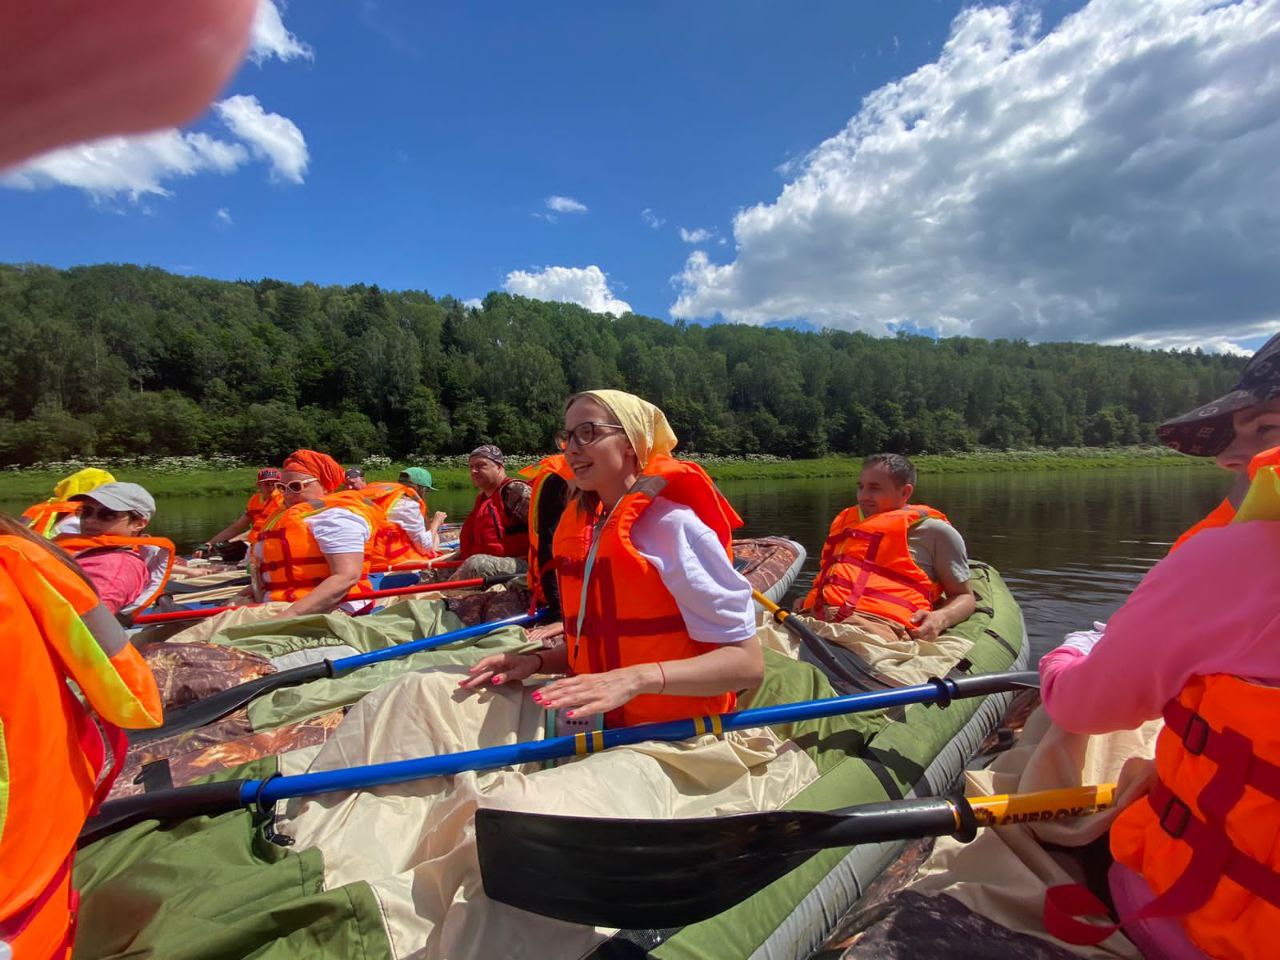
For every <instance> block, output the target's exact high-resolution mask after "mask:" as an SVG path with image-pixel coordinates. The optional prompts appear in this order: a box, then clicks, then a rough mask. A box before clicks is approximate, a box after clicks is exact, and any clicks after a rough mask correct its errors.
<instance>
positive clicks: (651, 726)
mask: <svg viewBox="0 0 1280 960" xmlns="http://www.w3.org/2000/svg"><path fill="white" fill-rule="evenodd" d="M365 656H369V654H365ZM264 679H269V678H264ZM253 682H254V683H257V682H258V681H253ZM1039 685H1040V676H1039V674H1037V673H1035V672H1023V673H991V674H985V675H982V676H974V677H954V678H952V677H949V678H947V679H945V680H938V679H934V680H930V681H929V682H928V683H922V684H919V685H917V686H912V687H901V688H899V689H897V690H877V691H873V692H870V693H854V694H850V695H849V696H845V697H830V698H828V699H825V700H803V701H800V702H798V703H784V704H779V705H777V706H772V707H756V708H754V709H751V710H739V711H737V712H736V713H725V714H715V715H712V716H710V717H693V718H691V719H688V720H668V721H665V722H662V723H643V724H639V725H637V726H634V727H619V728H618V729H616V730H596V731H593V732H592V733H590V734H587V733H577V734H572V735H570V736H564V737H550V738H548V739H546V740H534V741H530V742H525V743H512V744H507V745H505V746H500V747H484V748H481V749H479V750H463V751H461V752H459V753H446V754H441V755H439V756H433V757H419V758H417V759H413V760H397V761H395V762H393V763H379V764H372V765H370V766H366V767H352V768H350V769H346V770H326V771H323V772H319V773H303V774H298V775H297V776H291V777H274V778H270V779H267V780H222V781H218V782H216V783H204V784H198V785H193V786H187V787H176V788H174V789H170V790H157V791H155V792H153V793H143V794H139V795H137V796H132V797H123V798H121V799H119V800H110V801H108V802H107V803H104V804H103V805H102V808H101V809H100V810H99V812H98V814H97V816H95V817H92V818H91V819H90V820H89V821H88V823H86V825H85V828H84V831H83V832H82V833H81V834H80V842H81V843H91V842H93V841H94V840H96V839H98V838H99V837H103V836H106V835H107V834H109V833H113V832H115V831H116V830H120V829H122V828H124V827H127V826H129V825H130V824H134V823H138V822H139V821H142V820H151V819H157V818H164V819H174V818H182V817H194V816H202V815H206V814H216V813H224V812H226V811H227V810H233V809H235V808H236V807H240V806H244V807H250V806H254V805H269V804H273V803H275V802H276V801H277V800H283V799H285V798H286V797H303V796H311V795H313V794H318V793H329V792H332V791H335V790H360V789H363V788H366V787H376V786H382V785H384V784H389V783H403V782H405V781H407V780H420V779H422V778H424V777H443V776H451V775H452V774H455V773H461V772H462V771H464V770H493V769H496V768H498V767H511V766H517V765H519V764H522V763H541V762H544V761H547V760H558V759H562V758H565V757H572V756H576V755H582V754H587V753H599V752H600V751H601V750H608V749H610V748H612V747H620V746H628V745H630V744H635V743H643V742H645V741H647V740H666V741H671V740H688V739H690V738H691V737H698V736H702V735H703V734H707V733H712V734H716V735H719V734H720V733H722V732H723V731H725V730H741V729H745V728H750V727H762V726H770V725H772V724H776V723H794V722H796V721H799V720H815V719H818V718H821V717H834V716H837V715H839V714H844V713H859V712H864V711H869V710H883V709H887V708H889V707H897V706H905V705H906V704H910V703H936V704H938V706H940V707H946V706H948V705H949V704H950V703H951V701H952V700H958V699H963V698H967V697H985V696H987V695H988V694H992V693H1004V692H1006V691H1008V690H1015V689H1023V688H1026V687H1038V686H1039Z"/></svg>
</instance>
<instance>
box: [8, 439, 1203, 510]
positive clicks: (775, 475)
mask: <svg viewBox="0 0 1280 960" xmlns="http://www.w3.org/2000/svg"><path fill="white" fill-rule="evenodd" d="M694 459H696V460H698V462H700V463H701V464H702V465H703V466H704V467H706V469H707V471H708V472H709V473H710V474H711V475H712V476H713V477H715V479H716V480H803V479H823V478H830V477H850V476H852V475H853V474H854V473H855V472H856V470H857V465H858V463H859V459H858V458H853V457H824V458H822V459H821V460H782V459H779V458H776V457H767V456H760V457H750V458H741V457H694ZM913 460H914V461H915V463H916V465H917V466H918V467H919V468H920V472H921V473H922V474H925V475H929V474H941V473H992V472H1005V471H1025V470H1097V469H1107V468H1113V467H1140V466H1160V467H1168V468H1172V469H1184V468H1192V469H1195V468H1203V467H1205V466H1207V465H1209V464H1211V463H1212V461H1209V460H1203V459H1198V458H1193V457H1184V456H1180V455H1179V454H1176V453H1173V452H1172V451H1170V450H1168V449H1166V448H1164V447H1105V448H1104V447H1070V448H1063V449H1059V450H1048V449H1042V450H979V451H974V452H971V453H956V454H945V455H925V456H919V457H914V458H913ZM532 462H534V461H533V459H532V458H516V457H513V458H512V459H511V460H509V461H508V464H507V466H508V470H509V471H510V472H512V473H514V472H515V471H516V470H518V469H519V468H520V467H523V466H525V465H527V464H529V463H532ZM83 466H101V467H104V468H105V469H108V470H110V471H111V472H112V473H113V474H114V475H115V477H116V479H117V480H130V481H133V482H135V483H140V484H142V485H143V486H145V487H146V488H147V489H148V490H150V491H151V492H152V493H153V494H155V495H156V496H159V497H194V496H208V495H217V494H241V493H246V492H247V491H249V490H251V489H252V487H253V482H254V478H255V475H256V468H255V467H252V466H241V465H239V464H237V463H235V462H234V461H230V460H221V459H219V460H204V459H201V458H198V457H170V458H166V459H163V460H153V461H145V460H134V461H127V462H108V461H88V462H84V463H75V462H68V463H59V464H45V465H42V466H41V467H40V468H31V469H23V470H5V471H3V472H0V499H3V500H5V501H7V502H14V501H23V502H25V503H34V502H35V501H37V500H42V499H44V498H45V497H48V496H49V495H50V494H52V492H53V486H54V484H55V483H57V482H58V481H59V480H61V479H62V478H63V477H65V476H67V475H68V474H69V473H73V472H75V471H76V470H78V469H80V468H81V467H83ZM400 466H401V465H399V464H388V463H370V464H369V465H368V466H367V468H366V473H367V474H368V477H369V479H370V480H394V479H395V478H396V476H397V475H398V474H399V471H400ZM424 466H427V467H429V468H430V469H431V472H432V474H433V476H434V478H435V485H436V486H437V487H439V488H441V489H465V488H467V487H469V486H470V485H471V482H470V480H469V479H468V477H467V469H466V458H465V457H441V458H435V459H433V460H430V461H428V462H426V463H425V464H424Z"/></svg>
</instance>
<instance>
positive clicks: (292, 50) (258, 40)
mask: <svg viewBox="0 0 1280 960" xmlns="http://www.w3.org/2000/svg"><path fill="white" fill-rule="evenodd" d="M249 57H250V58H251V59H252V60H253V61H254V62H255V63H262V62H263V61H264V60H270V59H271V58H272V57H279V58H280V59H281V60H293V59H294V58H295V57H305V58H306V59H307V60H314V59H315V51H314V50H312V49H311V46H310V45H309V44H306V43H303V42H302V41H301V40H299V39H298V38H297V37H295V36H294V35H293V34H292V33H290V32H289V30H288V28H286V27H285V25H284V20H283V19H282V18H281V16H280V10H279V8H278V7H277V6H276V5H275V3H274V2H273V0H258V12H257V13H256V14H255V15H254V18H253V33H252V36H251V39H250V42H249Z"/></svg>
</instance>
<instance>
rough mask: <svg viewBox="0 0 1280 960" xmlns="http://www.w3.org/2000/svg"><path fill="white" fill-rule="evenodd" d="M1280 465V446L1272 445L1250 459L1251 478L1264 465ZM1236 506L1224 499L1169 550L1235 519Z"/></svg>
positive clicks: (1175, 548)
mask: <svg viewBox="0 0 1280 960" xmlns="http://www.w3.org/2000/svg"><path fill="white" fill-rule="evenodd" d="M1274 466H1280V447H1272V448H1271V449H1270V450H1263V451H1262V452H1261V453H1259V454H1258V455H1257V456H1255V457H1254V458H1253V459H1252V460H1250V461H1249V479H1250V480H1252V479H1253V478H1254V477H1256V476H1257V475H1258V471H1259V470H1261V469H1262V468H1263V467H1274ZM1235 515H1236V508H1235V506H1234V505H1233V504H1232V503H1231V501H1230V500H1223V501H1222V502H1221V503H1220V504H1218V505H1217V506H1216V507H1214V508H1213V509H1212V510H1210V511H1209V513H1208V515H1207V516H1206V517H1205V518H1204V519H1203V520H1201V521H1200V522H1199V523H1197V524H1195V526H1193V527H1191V528H1190V529H1189V530H1187V531H1186V532H1185V533H1183V535H1182V536H1180V537H1179V538H1178V539H1177V540H1175V541H1174V543H1173V546H1172V547H1170V548H1169V552H1170V553H1173V551H1174V550H1177V549H1178V548H1179V547H1180V546H1182V545H1183V544H1184V543H1186V542H1187V541H1188V540H1190V539H1191V538H1192V537H1194V536H1195V535H1196V534H1197V533H1199V532H1200V531H1201V530H1212V529H1213V528H1214V527H1225V526H1226V525H1227V524H1228V523H1230V522H1231V521H1232V520H1234V519H1235Z"/></svg>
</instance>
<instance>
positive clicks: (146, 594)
mask: <svg viewBox="0 0 1280 960" xmlns="http://www.w3.org/2000/svg"><path fill="white" fill-rule="evenodd" d="M53 542H54V543H56V544H57V545H58V546H60V547H61V548H62V549H63V550H65V551H67V553H69V554H71V556H73V557H76V558H79V557H82V556H84V554H86V553H89V552H91V551H107V550H129V551H132V552H133V553H136V554H137V555H138V556H139V557H140V558H141V559H142V562H143V563H145V564H146V565H147V582H146V584H145V586H144V587H143V589H142V593H141V594H140V595H139V596H138V598H137V599H136V600H134V601H133V602H132V603H129V604H126V605H125V606H123V607H121V608H120V612H121V613H130V612H131V611H134V610H142V609H145V608H146V607H149V606H151V604H153V603H155V602H156V601H157V600H158V599H160V594H162V593H164V588H165V585H166V584H168V582H169V575H170V574H171V573H173V563H174V560H175V559H176V556H177V553H176V551H175V550H174V547H173V541H172V540H166V539H165V538H164V537H85V536H82V535H80V534H78V533H64V534H60V535H59V536H56V537H54V538H53ZM157 555H163V557H164V566H163V567H160V565H159V564H157V563H155V562H154V558H155V557H156V556H157Z"/></svg>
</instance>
